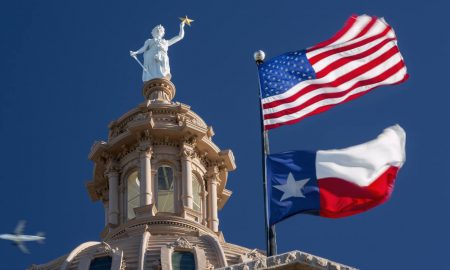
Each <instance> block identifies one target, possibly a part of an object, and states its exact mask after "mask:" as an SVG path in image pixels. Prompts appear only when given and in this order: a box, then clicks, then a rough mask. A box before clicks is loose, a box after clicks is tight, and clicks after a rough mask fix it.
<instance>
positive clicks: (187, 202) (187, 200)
mask: <svg viewBox="0 0 450 270" xmlns="http://www.w3.org/2000/svg"><path fill="white" fill-rule="evenodd" d="M192 154H193V151H192V149H191V148H190V147H187V146H183V149H182V150H181V166H182V168H181V170H182V198H183V206H184V207H187V208H190V209H192V208H193V202H192V200H193V195H192V159H191V158H192Z"/></svg>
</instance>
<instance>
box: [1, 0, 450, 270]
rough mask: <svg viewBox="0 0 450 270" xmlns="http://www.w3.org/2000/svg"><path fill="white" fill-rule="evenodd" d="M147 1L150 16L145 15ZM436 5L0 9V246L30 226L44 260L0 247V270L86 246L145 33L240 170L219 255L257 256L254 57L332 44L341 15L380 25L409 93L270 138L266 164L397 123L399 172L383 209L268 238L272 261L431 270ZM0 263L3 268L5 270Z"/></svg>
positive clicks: (437, 153)
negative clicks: (292, 253)
mask: <svg viewBox="0 0 450 270" xmlns="http://www.w3.org/2000/svg"><path fill="white" fill-rule="evenodd" d="M155 2H157V3H155ZM448 8H449V4H448V3H446V2H445V1H427V2H423V1H404V0H399V1H387V0H378V1H370V2H369V1H357V0H346V1H332V0H329V1H308V2H305V1H294V0H285V1H277V2H275V1H266V0H264V1H231V0H230V1H195V2H194V1H128V2H125V1H81V0H80V1H51V0H49V1H3V2H1V4H0V35H1V42H0V51H1V52H2V61H0V74H1V75H0V76H1V77H0V78H1V90H0V138H1V143H2V151H1V152H2V155H0V164H1V167H0V168H1V172H2V174H1V183H2V186H1V189H0V206H1V209H2V214H1V218H0V220H1V222H0V233H7V232H11V231H13V230H14V228H15V226H16V223H17V221H18V220H20V219H26V220H27V221H28V226H27V228H26V232H27V233H30V234H32V233H35V232H37V231H45V232H46V234H47V237H48V239H47V242H46V244H45V245H42V246H41V245H38V244H34V243H32V244H30V245H29V249H30V250H31V251H32V254H31V255H25V254H22V253H20V251H19V250H18V249H17V248H16V247H14V246H12V245H11V244H10V243H8V242H6V241H3V240H2V241H0V258H1V259H2V268H4V269H24V268H25V267H27V266H29V265H31V264H32V263H44V262H47V261H49V260H51V259H54V258H56V257H59V256H61V255H63V254H66V253H68V252H69V251H70V250H72V249H73V248H75V247H76V246H77V245H78V244H80V243H82V242H85V241H89V240H98V239H99V233H100V231H101V230H102V229H103V222H104V221H103V209H102V206H101V204H100V203H98V202H97V203H92V202H91V201H90V199H89V197H88V194H87V191H86V189H85V183H86V182H87V181H88V180H89V179H90V178H91V175H92V163H91V162H90V161H89V160H88V159H87V155H88V152H89V149H90V147H91V145H92V143H93V142H94V141H95V140H99V139H106V138H107V132H108V130H107V125H108V123H109V122H111V121H112V120H114V119H116V118H118V117H119V116H120V115H122V114H123V113H125V112H126V111H128V110H130V109H131V108H133V107H134V106H136V105H137V104H138V103H140V102H142V101H143V97H142V96H141V86H142V81H141V71H140V68H139V66H138V65H137V64H136V63H135V62H134V60H133V59H132V58H130V57H129V53H128V52H129V51H130V50H136V49H138V48H140V46H141V45H142V44H143V42H144V40H145V39H146V38H148V37H149V36H150V31H151V29H152V28H153V27H154V26H155V25H156V24H160V23H161V24H163V25H164V26H165V27H166V33H167V37H168V38H170V37H172V36H173V35H175V34H177V32H178V22H179V21H178V17H181V16H184V15H186V14H187V15H188V16H189V17H192V18H193V19H195V22H194V23H193V24H192V27H191V28H189V27H187V28H186V36H185V39H183V40H182V41H180V42H179V43H177V44H176V45H174V46H172V47H171V48H170V51H169V56H170V58H171V69H172V75H173V77H172V81H173V82H174V83H175V85H176V87H177V95H176V97H175V100H176V101H180V102H182V103H186V104H189V105H191V106H192V109H193V110H194V111H195V112H197V113H198V114H199V115H201V116H202V117H203V118H204V120H205V121H206V122H207V123H208V124H209V125H212V126H213V127H214V130H215V133H216V135H215V137H214V141H215V142H216V144H218V145H219V146H220V147H221V148H222V149H227V148H230V149H232V150H233V152H234V155H235V157H236V163H237V170H236V171H234V172H232V173H230V174H229V180H228V186H227V187H228V189H231V190H232V191H233V196H232V197H231V199H230V200H229V202H228V204H227V205H226V207H225V208H224V209H223V211H221V212H220V218H221V223H220V227H221V230H222V231H223V233H224V236H225V239H226V240H227V241H228V242H231V243H235V244H239V245H242V246H246V247H249V248H261V249H262V248H264V247H265V246H264V232H263V230H264V225H263V202H262V188H261V170H260V145H259V142H260V140H259V136H260V135H259V115H258V88H257V87H258V86H257V73H256V67H255V64H254V62H253V52H254V51H255V50H257V49H263V50H264V51H265V52H266V54H267V56H268V57H271V56H275V55H278V54H280V53H283V52H286V51H291V50H298V49H302V48H306V47H309V46H311V45H314V44H316V43H318V42H320V41H322V40H325V39H327V38H329V37H331V36H332V35H333V34H334V33H335V32H336V31H337V30H339V29H340V27H341V26H342V25H343V24H344V22H345V21H346V19H347V18H348V17H349V16H350V15H352V14H363V13H367V14H369V15H376V16H380V17H385V18H386V20H387V22H388V23H390V24H391V25H392V26H393V27H394V29H395V30H396V33H397V37H398V40H399V47H400V49H401V51H402V54H403V56H404V58H405V62H406V65H407V67H408V71H409V74H410V79H409V80H408V81H407V82H406V83H404V84H401V85H398V86H387V87H382V88H378V89H377V90H375V91H373V92H371V93H369V94H367V95H365V96H363V97H361V98H359V99H357V100H354V101H352V102H350V103H346V104H344V105H340V106H337V107H336V108H333V109H332V110H330V111H327V112H325V113H323V114H320V115H317V116H313V117H310V118H307V119H305V120H304V121H301V122H300V123H298V124H295V125H291V126H285V127H281V128H278V129H275V130H273V131H271V132H270V141H271V151H272V152H279V151H286V150H293V149H306V150H314V149H330V148H341V147H346V146H350V145H355V144H359V143H362V142H365V141H368V140H370V139H373V138H374V137H375V136H376V135H378V134H379V133H380V132H381V131H382V130H383V129H384V128H385V127H387V126H390V125H392V124H395V123H399V124H400V125H401V126H402V127H403V128H404V129H405V130H406V133H407V149H406V150H407V161H406V163H405V165H404V167H403V168H402V170H401V171H400V173H399V177H398V180H397V184H396V188H395V191H394V193H393V196H392V198H391V200H390V201H388V202H387V203H386V204H384V205H382V206H380V207H378V208H376V209H373V210H371V211H369V212H366V213H363V214H360V215H357V216H353V217H348V218H344V219H337V220H331V219H325V218H320V217H314V216H307V215H298V216H295V217H292V218H290V219H289V220H287V221H285V222H282V223H280V224H279V225H278V226H277V233H278V249H279V252H285V251H289V250H293V249H298V250H302V251H305V252H309V253H312V254H315V255H318V256H322V257H325V258H329V259H332V260H335V261H338V262H342V263H345V264H348V265H352V266H355V267H359V268H361V269H434V268H442V267H444V266H443V264H445V262H444V261H442V258H446V255H447V254H446V253H447V251H448V241H449V240H450V239H449V228H450V218H449V205H450V196H449V190H450V183H449V181H448V179H449V174H448V170H447V168H448V164H449V163H450V157H449V155H448V152H449V148H450V147H449V146H450V144H449V142H448V138H450V126H449V120H448V115H449V113H450V112H449V109H448V108H449V106H448V105H447V101H448V99H449V98H450V94H449V92H447V90H446V88H448V87H447V85H448V84H447V83H446V78H447V77H448V75H447V73H448V68H447V63H448V62H449V60H450V59H449V58H450V57H449V50H448V48H449V45H450V44H449V43H450V36H449V35H448V34H447V32H448V31H447V28H448V21H447V20H446V19H447V17H448V15H447V10H448ZM5 263H6V266H5Z"/></svg>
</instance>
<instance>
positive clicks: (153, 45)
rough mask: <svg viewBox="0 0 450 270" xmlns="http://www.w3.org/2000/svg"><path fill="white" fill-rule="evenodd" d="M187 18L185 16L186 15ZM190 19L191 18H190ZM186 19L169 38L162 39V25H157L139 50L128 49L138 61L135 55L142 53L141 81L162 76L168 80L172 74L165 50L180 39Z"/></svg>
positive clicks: (182, 35) (163, 31)
mask: <svg viewBox="0 0 450 270" xmlns="http://www.w3.org/2000/svg"><path fill="white" fill-rule="evenodd" d="M186 18H187V17H186ZM191 21H192V20H191ZM187 22H188V21H186V20H185V19H184V20H182V21H181V23H180V33H179V34H178V35H177V36H175V37H173V38H171V39H169V40H166V39H164V38H163V37H164V33H165V30H164V27H163V26H162V25H157V26H156V27H155V28H153V30H152V37H153V38H151V39H147V40H146V41H145V43H144V46H142V48H140V49H139V50H137V51H135V52H133V51H130V55H131V56H132V57H134V58H135V59H136V60H137V61H138V62H139V60H138V59H137V55H138V54H141V53H143V54H144V64H141V63H140V62H139V64H141V66H142V69H143V71H142V81H144V82H146V81H149V80H151V79H155V78H164V79H168V80H170V79H171V77H172V75H171V74H170V65H169V56H168V55H167V51H168V50H169V46H171V45H173V44H175V43H176V42H178V41H180V40H181V39H183V37H184V26H185V24H186V23H187Z"/></svg>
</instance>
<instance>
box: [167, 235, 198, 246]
mask: <svg viewBox="0 0 450 270" xmlns="http://www.w3.org/2000/svg"><path fill="white" fill-rule="evenodd" d="M167 247H168V248H175V249H176V248H181V249H193V248H194V247H195V245H193V244H191V243H190V242H189V241H188V240H187V239H186V238H184V237H180V238H178V239H177V240H175V242H173V243H170V244H168V245H167Z"/></svg>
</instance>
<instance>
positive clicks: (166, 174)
mask: <svg viewBox="0 0 450 270" xmlns="http://www.w3.org/2000/svg"><path fill="white" fill-rule="evenodd" d="M173 186H174V181H173V169H172V168H171V167H169V166H166V165H164V166H161V167H159V168H158V193H157V196H158V202H157V207H158V211H159V212H171V213H173V212H175V205H174V199H175V197H174V188H173Z"/></svg>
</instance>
